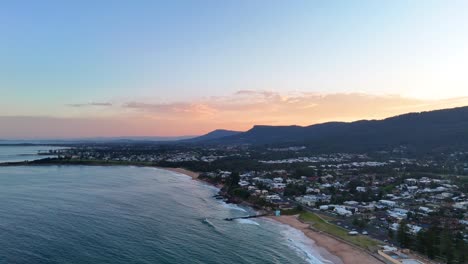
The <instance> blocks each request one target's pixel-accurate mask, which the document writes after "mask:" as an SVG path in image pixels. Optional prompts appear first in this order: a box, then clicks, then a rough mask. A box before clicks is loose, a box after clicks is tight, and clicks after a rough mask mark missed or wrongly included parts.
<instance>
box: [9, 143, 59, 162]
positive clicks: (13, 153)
mask: <svg viewBox="0 0 468 264" xmlns="http://www.w3.org/2000/svg"><path fill="white" fill-rule="evenodd" d="M50 149H62V148H61V147H50V146H0V162H17V161H25V160H28V161H31V160H37V159H44V158H47V157H50V156H43V155H37V152H38V151H48V150H50Z"/></svg>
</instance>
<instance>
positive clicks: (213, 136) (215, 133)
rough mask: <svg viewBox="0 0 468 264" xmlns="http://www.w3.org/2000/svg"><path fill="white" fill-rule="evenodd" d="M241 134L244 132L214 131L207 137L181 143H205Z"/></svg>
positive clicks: (206, 135) (203, 136)
mask: <svg viewBox="0 0 468 264" xmlns="http://www.w3.org/2000/svg"><path fill="white" fill-rule="evenodd" d="M240 133H242V132H239V131H232V130H224V129H217V130H214V131H212V132H210V133H208V134H205V135H202V136H199V137H195V138H190V139H185V140H181V141H183V142H191V143H196V142H205V141H211V140H217V139H220V138H224V137H229V136H234V135H237V134H240Z"/></svg>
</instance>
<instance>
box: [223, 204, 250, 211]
mask: <svg viewBox="0 0 468 264" xmlns="http://www.w3.org/2000/svg"><path fill="white" fill-rule="evenodd" d="M221 204H222V205H223V207H224V208H227V209H231V210H237V211H242V212H245V213H247V211H246V210H245V209H244V208H241V207H239V206H238V205H235V204H228V203H225V202H221Z"/></svg>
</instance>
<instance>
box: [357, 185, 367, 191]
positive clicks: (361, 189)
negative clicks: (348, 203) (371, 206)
mask: <svg viewBox="0 0 468 264" xmlns="http://www.w3.org/2000/svg"><path fill="white" fill-rule="evenodd" d="M356 191H358V192H366V191H367V188H366V187H361V186H358V187H356Z"/></svg>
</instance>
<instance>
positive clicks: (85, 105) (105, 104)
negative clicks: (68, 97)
mask: <svg viewBox="0 0 468 264" xmlns="http://www.w3.org/2000/svg"><path fill="white" fill-rule="evenodd" d="M66 106H70V107H89V106H112V103H107V102H91V103H84V104H67V105H66Z"/></svg>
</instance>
